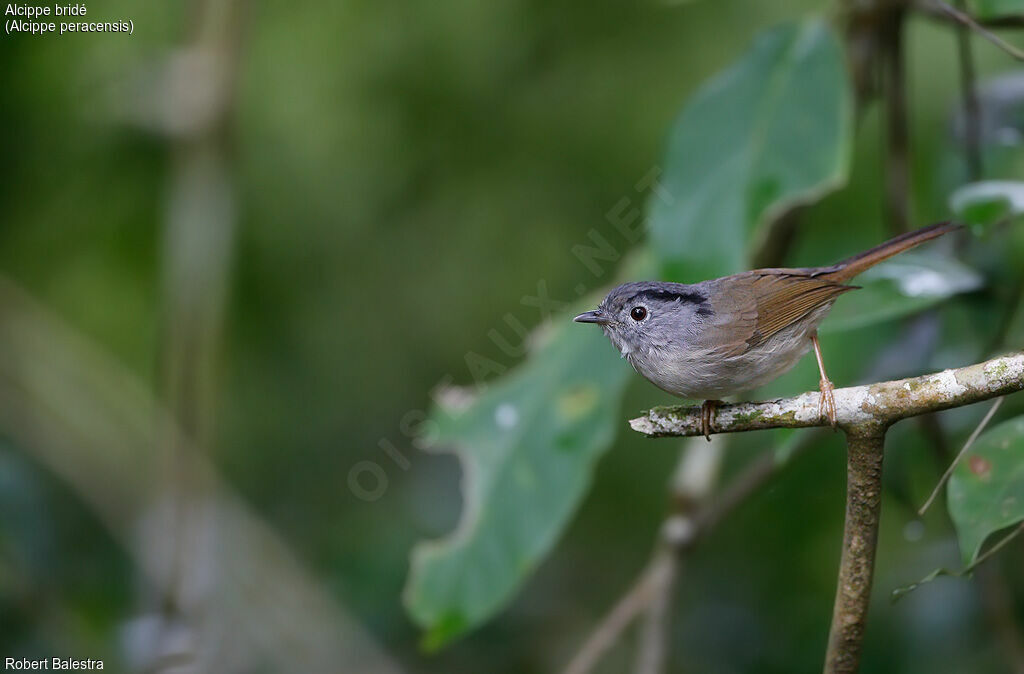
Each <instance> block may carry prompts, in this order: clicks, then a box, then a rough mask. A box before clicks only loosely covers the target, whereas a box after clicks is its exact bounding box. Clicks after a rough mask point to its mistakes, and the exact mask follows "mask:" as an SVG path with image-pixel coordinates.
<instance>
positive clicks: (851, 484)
mask: <svg viewBox="0 0 1024 674" xmlns="http://www.w3.org/2000/svg"><path fill="white" fill-rule="evenodd" d="M885 429H886V427H885V426H882V425H876V424H867V425H865V426H863V427H860V432H849V433H847V442H848V444H849V449H848V451H847V472H846V523H845V524H844V526H843V554H842V558H841V559H840V561H839V581H838V584H837V586H836V602H835V606H834V608H833V609H832V628H831V630H830V631H829V635H828V650H827V651H826V653H825V670H824V671H825V674H852V673H853V672H856V671H857V669H858V668H859V667H860V652H861V645H862V644H863V643H864V627H865V623H866V622H867V616H868V603H869V601H870V600H871V579H872V577H873V575H874V567H875V549H876V547H877V545H878V521H879V516H880V514H881V511H882V457H883V456H884V452H883V449H884V448H885Z"/></svg>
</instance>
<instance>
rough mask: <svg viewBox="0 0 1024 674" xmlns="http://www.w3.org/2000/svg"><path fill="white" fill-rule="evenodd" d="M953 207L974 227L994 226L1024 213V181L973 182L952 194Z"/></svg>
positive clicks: (950, 200)
mask: <svg viewBox="0 0 1024 674" xmlns="http://www.w3.org/2000/svg"><path fill="white" fill-rule="evenodd" d="M949 207H950V209H951V210H952V211H953V212H954V213H956V214H957V216H958V217H960V218H961V219H962V220H964V221H965V222H968V223H970V224H972V225H992V224H995V223H997V222H999V221H1001V220H1005V219H1006V218H1008V217H1012V216H1015V215H1022V214H1024V182H1019V181H1015V180H983V181H981V182H976V183H970V184H969V185H964V186H963V187H960V188H958V189H957V190H956V191H955V192H953V194H951V195H950V197H949Z"/></svg>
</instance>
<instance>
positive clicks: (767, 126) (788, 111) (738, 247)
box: [649, 19, 852, 282]
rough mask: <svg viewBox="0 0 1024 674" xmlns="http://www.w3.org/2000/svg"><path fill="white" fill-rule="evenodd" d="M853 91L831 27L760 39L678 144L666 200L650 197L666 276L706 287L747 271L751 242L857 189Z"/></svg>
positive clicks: (788, 30) (773, 32)
mask: <svg viewBox="0 0 1024 674" xmlns="http://www.w3.org/2000/svg"><path fill="white" fill-rule="evenodd" d="M851 134H852V126H851V93H850V85H849V81H848V77H847V73H846V65H845V63H844V60H843V52H842V47H841V46H840V44H839V41H838V39H837V38H836V35H835V34H834V32H833V31H832V29H831V27H830V26H829V25H828V24H827V23H825V22H824V21H822V20H820V19H807V20H804V21H801V22H794V23H789V24H785V25H782V26H779V27H777V28H773V29H770V30H767V31H764V32H763V33H761V34H759V35H758V36H757V38H756V39H755V41H754V44H753V45H752V46H751V48H750V49H749V51H747V52H746V53H745V54H744V55H743V56H742V57H740V59H739V60H738V61H737V62H736V64H735V65H733V66H731V67H730V68H729V69H728V70H726V71H725V72H722V73H720V74H719V75H717V76H715V77H714V78H713V79H711V80H709V81H708V82H707V83H705V84H704V85H703V86H702V87H701V88H700V89H699V90H698V91H697V92H696V93H695V94H694V95H693V97H692V98H691V99H690V101H689V102H688V103H687V104H686V106H685V107H684V108H683V111H682V112H681V113H680V114H679V117H678V119H677V120H676V122H675V124H674V126H673V129H672V133H671V135H670V137H669V140H668V150H667V153H666V159H665V176H664V179H663V181H662V182H663V188H664V191H655V193H654V194H653V195H652V196H651V199H650V212H649V227H650V234H651V243H652V245H653V247H654V250H655V251H656V252H657V254H658V256H659V257H660V258H661V260H662V261H663V264H662V268H663V276H664V277H665V278H666V279H670V280H673V281H682V282H695V281H702V280H704V279H709V278H715V277H717V276H722V275H725V274H730V273H734V272H738V271H741V270H743V269H744V268H746V266H747V263H748V261H749V252H750V251H749V250H747V247H746V245H744V242H750V241H751V240H753V242H754V243H755V244H756V242H757V241H758V233H757V232H756V230H757V228H758V227H759V226H760V225H763V224H764V223H765V222H766V221H767V220H769V219H771V218H773V217H778V216H780V215H781V214H782V212H783V211H784V210H785V209H787V208H790V207H792V206H794V205H795V204H799V203H809V202H813V201H815V200H816V199H818V198H820V197H821V196H823V195H824V194H826V193H827V192H829V191H831V190H833V189H836V188H837V187H839V186H841V185H842V184H843V183H845V182H846V176H847V171H848V170H849V161H850V144H851V141H852V135H851Z"/></svg>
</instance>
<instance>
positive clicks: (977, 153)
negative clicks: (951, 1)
mask: <svg viewBox="0 0 1024 674" xmlns="http://www.w3.org/2000/svg"><path fill="white" fill-rule="evenodd" d="M956 3H957V9H958V10H959V11H960V12H961V13H964V10H965V9H966V2H965V0H956ZM956 38H957V57H958V59H959V61H960V91H961V96H962V97H963V104H964V158H965V160H966V163H967V177H968V179H970V180H971V181H972V182H973V181H976V180H981V174H982V163H981V106H980V104H979V103H978V90H977V87H976V86H975V82H976V81H977V75H976V72H975V67H974V51H973V50H972V49H971V33H970V28H969V27H968V26H965V25H964V24H962V23H961V24H959V25H957V29H956Z"/></svg>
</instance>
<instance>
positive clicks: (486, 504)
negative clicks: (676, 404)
mask: <svg viewBox="0 0 1024 674" xmlns="http://www.w3.org/2000/svg"><path fill="white" fill-rule="evenodd" d="M627 266H628V267H630V269H629V270H628V273H629V274H630V275H631V276H633V275H636V276H637V277H645V276H649V275H650V274H651V273H652V271H653V270H652V267H653V264H652V263H651V261H650V256H647V257H646V258H643V259H640V260H638V261H637V262H636V263H634V264H628V265H627ZM599 299H600V298H596V297H595V298H591V300H590V303H589V304H587V305H585V306H581V307H580V308H581V309H583V308H593V306H595V305H596V303H597V302H598V301H599ZM632 375H633V371H632V369H630V367H629V365H628V364H627V363H626V362H625V361H622V360H621V359H620V358H619V357H618V354H617V353H616V351H615V348H614V347H613V346H612V345H611V344H610V343H609V342H608V339H607V338H606V337H605V336H604V334H602V332H601V330H599V329H596V327H595V326H592V325H580V324H576V323H572V322H571V314H570V315H566V316H563V317H562V318H560V319H557V320H556V321H555V324H554V325H553V326H551V334H549V335H548V336H547V339H546V341H545V343H544V345H543V346H542V347H540V348H539V349H538V350H537V351H536V352H535V353H534V354H532V355H531V356H530V357H529V360H527V362H526V363H524V364H523V365H522V366H520V367H519V368H518V369H516V370H515V371H514V372H512V373H511V374H510V375H508V376H506V377H504V378H502V379H500V380H499V381H497V382H496V383H494V384H493V385H491V386H490V388H488V389H487V390H485V391H484V392H483V393H482V394H481V395H480V396H479V397H478V398H477V399H475V400H474V401H473V402H472V403H471V404H470V405H469V406H468V408H466V409H463V410H462V411H460V412H454V411H445V410H440V409H439V410H435V411H434V413H433V414H432V420H433V421H434V422H436V423H437V425H438V426H437V428H438V434H437V440H436V445H437V446H439V447H444V448H453V449H454V450H455V451H456V453H457V454H458V456H459V458H460V459H461V461H462V467H463V494H464V499H465V503H464V505H463V512H462V518H461V521H460V522H459V525H458V528H457V529H456V531H455V532H454V533H453V534H451V535H450V536H448V537H447V538H444V539H442V540H439V541H428V542H421V543H419V544H418V545H417V546H416V548H415V549H414V550H413V554H412V569H411V572H410V576H409V580H408V584H407V586H406V590H405V604H406V608H407V610H408V611H409V614H410V615H411V616H412V618H413V620H415V621H416V623H417V624H419V625H420V626H421V627H423V628H424V629H425V630H426V634H425V636H424V640H423V643H424V646H425V647H426V648H428V649H436V648H439V647H441V646H443V645H444V644H445V643H447V642H449V641H451V640H452V639H453V638H455V637H457V636H459V635H461V634H462V633H464V632H466V631H467V630H469V629H471V628H473V627H474V626H476V625H478V624H480V623H481V622H483V621H484V620H486V619H487V618H489V617H490V616H491V615H493V614H494V613H495V612H496V611H497V610H498V609H499V608H501V607H502V606H503V605H504V604H505V603H506V602H507V601H508V600H509V599H510V598H511V597H512V595H513V594H514V592H515V591H516V590H517V589H518V587H519V586H520V585H521V584H522V583H523V581H524V580H525V579H526V578H527V576H528V575H529V574H530V573H531V572H532V571H533V569H534V568H535V567H536V566H537V564H538V563H539V562H540V560H541V559H543V558H544V556H545V555H546V554H547V553H548V551H549V550H550V549H551V547H552V546H553V545H554V543H555V541H556V540H557V539H558V536H559V534H560V533H561V532H562V530H563V529H564V528H565V526H566V524H567V523H568V521H569V518H570V516H571V515H572V513H573V512H574V511H575V509H576V507H577V506H578V505H579V502H580V501H581V500H582V498H583V496H584V494H585V493H586V490H587V487H588V486H589V484H590V477H591V473H592V472H593V469H594V465H595V463H596V462H597V459H598V458H599V457H600V456H601V455H602V454H603V453H604V452H605V450H606V449H608V447H609V446H610V445H611V442H612V440H613V439H614V437H615V433H616V430H617V429H618V428H619V427H620V426H622V425H623V421H622V419H621V417H620V415H619V413H618V409H619V404H620V401H621V396H622V391H623V389H624V386H625V384H626V382H627V381H628V380H629V377H630V376H632Z"/></svg>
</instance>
